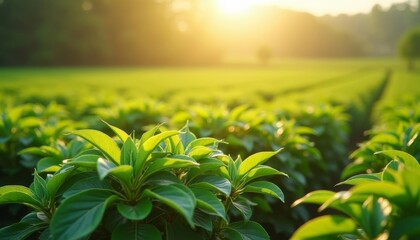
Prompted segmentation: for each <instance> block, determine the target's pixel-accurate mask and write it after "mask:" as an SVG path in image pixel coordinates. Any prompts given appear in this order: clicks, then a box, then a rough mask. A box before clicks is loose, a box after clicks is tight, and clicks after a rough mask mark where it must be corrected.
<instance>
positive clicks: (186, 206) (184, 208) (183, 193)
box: [144, 184, 196, 227]
mask: <svg viewBox="0 0 420 240" xmlns="http://www.w3.org/2000/svg"><path fill="white" fill-rule="evenodd" d="M144 194H145V195H146V196H150V197H153V198H155V199H158V200H159V201H160V202H162V203H164V204H166V205H168V206H169V207H171V208H173V209H174V210H176V211H177V212H178V213H180V214H181V215H182V216H183V217H184V218H185V219H186V220H187V222H188V223H189V224H190V226H191V227H193V226H194V223H193V220H192V218H193V214H194V209H195V206H196V199H195V197H194V194H193V193H192V192H191V190H190V189H188V188H187V187H185V186H184V185H181V184H173V185H166V186H158V187H156V188H153V189H145V190H144Z"/></svg>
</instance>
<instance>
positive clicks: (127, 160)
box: [120, 137, 137, 166]
mask: <svg viewBox="0 0 420 240" xmlns="http://www.w3.org/2000/svg"><path fill="white" fill-rule="evenodd" d="M120 161H121V164H122V165H130V166H134V165H135V162H136V161H137V147H136V145H135V144H134V142H133V140H132V139H131V137H127V138H126V140H125V142H124V144H123V146H122V148H121V157H120Z"/></svg>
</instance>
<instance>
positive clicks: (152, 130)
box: [139, 124, 162, 146]
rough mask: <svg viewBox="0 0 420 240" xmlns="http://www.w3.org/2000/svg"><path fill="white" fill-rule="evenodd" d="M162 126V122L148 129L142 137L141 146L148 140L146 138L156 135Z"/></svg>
mask: <svg viewBox="0 0 420 240" xmlns="http://www.w3.org/2000/svg"><path fill="white" fill-rule="evenodd" d="M161 126H162V124H159V125H157V126H155V127H153V128H152V129H150V130H148V131H146V132H145V133H143V135H142V136H141V138H140V144H139V146H141V145H143V143H144V142H146V140H148V139H149V138H151V137H153V135H155V133H156V131H157V130H158V129H159V128H160V127H161Z"/></svg>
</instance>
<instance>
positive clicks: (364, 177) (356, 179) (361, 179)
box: [337, 173, 381, 186]
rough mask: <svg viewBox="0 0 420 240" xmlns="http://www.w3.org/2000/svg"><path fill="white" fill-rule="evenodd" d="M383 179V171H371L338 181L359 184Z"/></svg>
mask: <svg viewBox="0 0 420 240" xmlns="http://www.w3.org/2000/svg"><path fill="white" fill-rule="evenodd" d="M378 181H381V173H371V174H359V175H356V176H353V177H350V178H349V179H347V180H345V181H342V182H340V183H337V186H338V185H343V184H347V185H359V184H363V183H366V182H378Z"/></svg>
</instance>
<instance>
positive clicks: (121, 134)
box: [102, 121, 129, 142]
mask: <svg viewBox="0 0 420 240" xmlns="http://www.w3.org/2000/svg"><path fill="white" fill-rule="evenodd" d="M102 122H104V123H105V124H106V125H108V127H109V128H111V130H112V131H113V132H114V133H115V134H116V135H117V136H118V138H119V139H121V141H122V142H125V141H126V140H127V138H128V137H129V136H128V134H127V133H126V132H124V131H123V130H121V129H119V128H117V127H115V126H112V125H111V124H109V123H107V122H105V121H102Z"/></svg>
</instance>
